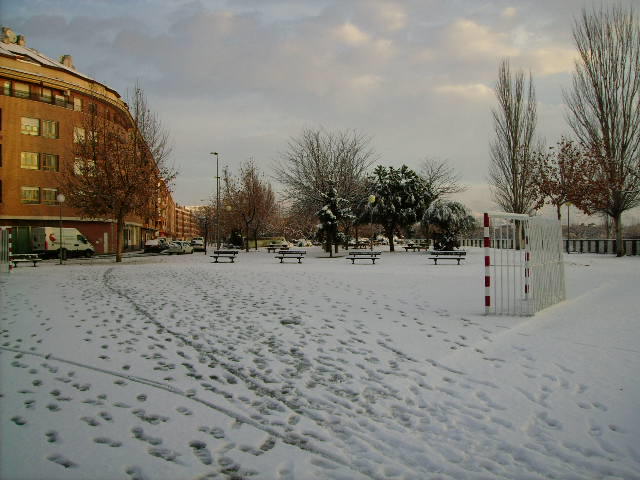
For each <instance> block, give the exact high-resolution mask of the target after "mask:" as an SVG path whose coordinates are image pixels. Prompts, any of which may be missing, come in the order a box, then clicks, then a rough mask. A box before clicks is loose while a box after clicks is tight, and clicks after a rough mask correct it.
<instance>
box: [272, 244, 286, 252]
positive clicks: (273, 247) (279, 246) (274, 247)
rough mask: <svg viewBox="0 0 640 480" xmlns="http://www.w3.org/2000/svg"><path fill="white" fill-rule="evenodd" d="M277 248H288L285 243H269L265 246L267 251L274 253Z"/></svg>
mask: <svg viewBox="0 0 640 480" xmlns="http://www.w3.org/2000/svg"><path fill="white" fill-rule="evenodd" d="M277 250H289V247H288V246H287V245H269V246H267V252H268V253H275V252H276V251H277Z"/></svg>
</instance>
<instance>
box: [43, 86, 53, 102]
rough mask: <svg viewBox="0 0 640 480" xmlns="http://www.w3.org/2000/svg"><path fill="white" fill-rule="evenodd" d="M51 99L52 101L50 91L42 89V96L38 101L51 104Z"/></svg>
mask: <svg viewBox="0 0 640 480" xmlns="http://www.w3.org/2000/svg"><path fill="white" fill-rule="evenodd" d="M52 99H53V96H52V94H51V89H50V88H43V89H42V95H41V96H40V100H42V101H43V102H47V103H51V100H52Z"/></svg>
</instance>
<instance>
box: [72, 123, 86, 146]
mask: <svg viewBox="0 0 640 480" xmlns="http://www.w3.org/2000/svg"><path fill="white" fill-rule="evenodd" d="M84 139H85V133H84V128H82V127H73V143H84Z"/></svg>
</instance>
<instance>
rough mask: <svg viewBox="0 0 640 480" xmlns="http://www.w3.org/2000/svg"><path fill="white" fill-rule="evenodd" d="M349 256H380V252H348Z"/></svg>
mask: <svg viewBox="0 0 640 480" xmlns="http://www.w3.org/2000/svg"><path fill="white" fill-rule="evenodd" d="M349 255H382V252H349Z"/></svg>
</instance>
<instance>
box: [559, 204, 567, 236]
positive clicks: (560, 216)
mask: <svg viewBox="0 0 640 480" xmlns="http://www.w3.org/2000/svg"><path fill="white" fill-rule="evenodd" d="M561 207H562V205H556V213H557V214H558V221H560V220H562V214H561V213H560V208H561ZM567 238H568V237H567Z"/></svg>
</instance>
